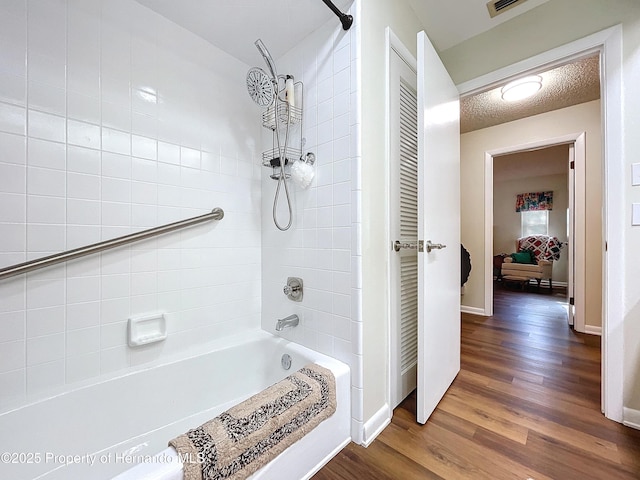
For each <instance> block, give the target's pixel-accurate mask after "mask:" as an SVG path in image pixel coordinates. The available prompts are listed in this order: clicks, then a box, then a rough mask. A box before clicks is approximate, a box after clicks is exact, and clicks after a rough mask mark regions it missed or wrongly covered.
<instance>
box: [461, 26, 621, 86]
mask: <svg viewBox="0 0 640 480" xmlns="http://www.w3.org/2000/svg"><path fill="white" fill-rule="evenodd" d="M621 32H622V27H621V26H619V25H616V26H615V27H611V28H607V29H605V30H602V31H600V32H596V33H594V34H592V35H589V36H587V37H584V38H581V39H580V40H576V41H575V42H571V43H567V44H565V45H562V46H560V47H557V48H554V49H552V50H548V51H546V52H543V53H541V54H539V55H536V56H533V57H531V58H527V59H525V60H522V61H520V62H517V63H514V64H511V65H508V66H506V67H504V68H501V69H499V70H495V71H493V72H489V73H487V74H485V75H482V76H480V77H476V78H474V79H472V80H469V81H467V82H464V83H461V84H460V85H458V92H460V95H461V96H464V95H473V94H476V93H479V92H481V91H484V90H487V89H488V88H491V87H493V86H497V84H501V83H503V82H504V81H505V80H506V79H508V78H511V77H515V76H517V75H520V74H522V73H524V72H528V71H530V70H536V69H540V68H543V67H544V68H548V67H551V66H552V65H557V64H558V63H560V62H559V61H563V62H564V61H566V60H571V59H572V58H579V57H582V56H584V55H585V54H586V53H588V52H589V50H598V49H600V48H601V47H602V46H603V45H605V44H606V43H607V42H608V41H609V40H611V39H612V38H613V37H615V35H616V33H621Z"/></svg>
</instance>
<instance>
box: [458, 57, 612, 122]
mask: <svg viewBox="0 0 640 480" xmlns="http://www.w3.org/2000/svg"><path fill="white" fill-rule="evenodd" d="M538 75H540V76H541V77H542V89H540V91H539V92H538V93H537V94H536V95H535V96H533V97H530V98H527V99H524V100H520V101H518V102H506V101H504V100H502V98H501V96H500V89H501V87H502V85H501V86H500V87H497V88H494V89H493V90H488V91H486V92H482V93H479V94H477V95H473V96H468V97H463V98H461V99H460V133H467V132H472V131H474V130H479V129H481V128H487V127H492V126H494V125H499V124H501V123H506V122H512V121H514V120H518V119H520V118H525V117H530V116H532V115H538V114H540V113H544V112H549V111H551V110H557V109H559V108H566V107H570V106H572V105H578V104H580V103H584V102H590V101H592V100H597V99H598V98H600V60H599V55H598V54H594V55H592V56H589V57H586V58H583V59H579V60H576V61H574V62H572V63H569V64H566V65H562V66H560V67H556V68H554V69H552V70H548V71H545V72H538Z"/></svg>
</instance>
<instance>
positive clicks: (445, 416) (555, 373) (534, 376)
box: [313, 287, 640, 480]
mask: <svg viewBox="0 0 640 480" xmlns="http://www.w3.org/2000/svg"><path fill="white" fill-rule="evenodd" d="M544 290H545V289H542V291H541V293H534V292H516V291H508V290H502V289H500V288H499V287H497V288H496V297H495V312H494V313H495V315H494V316H493V317H488V318H487V317H479V316H474V315H466V314H463V315H462V368H461V371H460V373H459V374H458V376H457V378H456V380H455V381H454V383H453V385H452V386H451V388H450V389H449V391H448V392H447V394H446V395H445V397H444V398H443V400H442V401H441V402H440V404H439V405H438V407H437V409H436V411H435V412H434V413H433V415H432V417H431V419H430V420H429V422H428V423H427V424H426V425H419V424H417V423H416V422H415V417H416V415H415V392H414V393H413V394H412V395H410V396H409V397H408V398H407V399H406V400H405V401H404V402H403V403H402V404H401V405H400V406H399V407H398V408H396V410H395V411H394V415H393V420H392V422H391V424H390V425H389V426H388V427H387V428H386V429H385V430H384V431H383V432H382V433H381V434H380V436H378V438H377V439H376V440H375V441H374V442H373V443H372V444H371V445H370V446H369V448H363V447H360V446H358V445H355V444H353V443H352V444H350V445H349V446H347V447H346V448H345V449H344V450H342V452H340V453H339V454H338V455H337V456H336V457H335V458H334V459H333V460H331V462H329V463H328V464H327V465H326V466H325V467H324V468H323V469H322V470H321V471H320V472H318V473H317V474H316V475H315V476H314V477H313V479H314V480H338V479H340V480H342V479H358V480H365V479H366V480H383V479H401V480H410V479H421V480H423V479H447V480H458V479H474V480H478V479H491V480H502V479H514V480H518V479H522V480H528V479H533V480H547V479H554V480H571V479H580V480H585V479H594V480H595V479H597V480H614V479H639V478H640V431H638V430H633V429H631V428H628V427H624V426H622V425H620V424H618V423H615V422H612V421H610V420H607V419H606V418H605V417H604V416H603V415H602V414H601V413H600V338H599V337H594V336H590V335H583V334H579V333H575V332H574V331H573V330H571V329H569V328H568V326H567V323H566V320H565V318H566V317H565V313H564V307H563V304H562V301H563V298H562V296H561V295H559V294H557V293H556V294H553V295H552V294H549V293H548V292H545V291H544Z"/></svg>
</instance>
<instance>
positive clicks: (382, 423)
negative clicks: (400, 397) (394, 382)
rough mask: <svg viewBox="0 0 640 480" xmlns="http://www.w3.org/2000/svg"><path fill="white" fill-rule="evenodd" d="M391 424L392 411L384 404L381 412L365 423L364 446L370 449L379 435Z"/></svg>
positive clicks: (363, 428)
mask: <svg viewBox="0 0 640 480" xmlns="http://www.w3.org/2000/svg"><path fill="white" fill-rule="evenodd" d="M390 423H391V410H390V409H389V405H388V404H386V403H385V404H384V405H383V406H382V408H380V410H378V411H377V412H376V413H374V414H373V416H372V417H371V418H370V419H369V420H367V421H366V422H365V423H364V427H362V445H363V446H364V447H368V446H369V445H371V442H373V441H374V440H375V439H376V437H377V436H378V435H380V434H381V433H382V431H383V430H384V429H385V428H386V427H387V425H389V424H390Z"/></svg>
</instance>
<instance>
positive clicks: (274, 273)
mask: <svg viewBox="0 0 640 480" xmlns="http://www.w3.org/2000/svg"><path fill="white" fill-rule="evenodd" d="M352 8H355V7H354V6H352ZM358 35H359V26H358V25H357V23H356V24H354V26H353V27H352V28H351V30H349V31H347V32H345V31H344V30H342V28H341V26H340V23H339V22H337V21H336V19H331V21H329V22H327V23H326V24H325V25H324V26H323V27H321V28H320V29H318V30H317V31H316V32H314V33H313V34H311V35H309V36H308V37H307V38H306V39H305V40H304V41H303V42H301V43H300V44H298V45H296V46H295V47H294V48H293V49H292V50H291V51H289V53H287V54H286V55H285V56H284V57H283V58H279V59H276V63H277V68H278V72H279V73H280V74H292V75H293V76H294V78H295V80H296V81H302V82H303V84H304V91H305V96H304V112H303V123H304V128H303V132H302V137H303V138H304V139H305V144H304V147H303V154H304V153H306V152H313V153H314V154H315V155H316V163H315V166H314V169H315V178H314V180H313V182H312V183H311V186H310V187H309V188H308V189H304V190H303V189H301V188H300V187H298V186H296V184H295V183H294V182H291V183H290V185H291V186H292V187H293V188H291V192H292V202H293V205H294V209H293V211H294V222H293V226H292V228H291V229H290V230H288V231H285V232H281V231H279V230H278V229H277V228H276V226H275V225H274V222H273V218H272V206H273V197H274V194H275V190H276V187H277V181H275V180H272V179H271V178H269V174H270V173H271V169H270V168H268V167H263V170H264V172H263V174H262V280H263V281H262V328H263V329H265V330H267V331H270V332H275V324H276V319H277V318H282V317H285V316H287V315H290V314H292V313H296V314H298V316H299V317H300V326H299V327H297V328H294V329H287V330H284V331H282V332H279V334H280V335H282V336H283V337H286V338H289V339H291V340H294V341H296V342H298V343H301V344H303V345H305V346H306V347H309V348H312V349H314V350H317V351H320V352H322V353H324V354H327V355H330V356H332V357H335V358H337V359H339V360H342V361H343V362H345V363H347V364H349V365H350V366H351V381H352V392H351V393H352V405H353V407H352V415H353V422H354V426H353V427H354V428H352V436H354V438H355V439H356V440H358V437H357V435H358V432H359V431H360V430H361V426H362V409H361V405H362V377H361V373H360V372H361V368H362V367H361V365H362V340H361V339H362V328H361V327H362V323H361V321H362V319H361V309H360V301H361V298H362V296H361V276H360V272H361V261H360V260H361V252H360V215H359V208H360V186H359V182H358V179H359V178H360V172H359V169H360V156H359V149H358V144H359V133H358V132H359V123H360V120H359V114H358V105H357V101H358V95H357V91H358V70H359V69H358V57H357V48H356V46H357V44H358V41H359V40H358ZM260 61H261V58H260V57H259V55H258V54H257V52H256V64H257V65H260V63H261V62H260ZM297 135H298V132H297V131H295V130H294V133H293V138H294V139H295V138H298V136H297ZM263 146H264V148H265V149H267V150H268V149H270V148H271V146H272V136H271V133H270V131H269V130H266V129H264V128H263ZM292 147H294V148H299V144H295V143H294V144H293V145H292ZM281 190H282V187H281ZM278 206H279V210H278V218H279V221H280V224H286V221H287V219H288V214H287V212H286V208H285V206H286V199H285V196H284V195H283V194H282V192H281V197H280V201H279V205H278ZM290 276H294V277H301V278H302V279H303V280H304V300H303V302H301V303H295V302H292V301H290V300H288V299H287V298H286V296H285V295H284V294H283V292H282V289H283V287H284V285H285V284H286V281H287V277H290Z"/></svg>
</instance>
